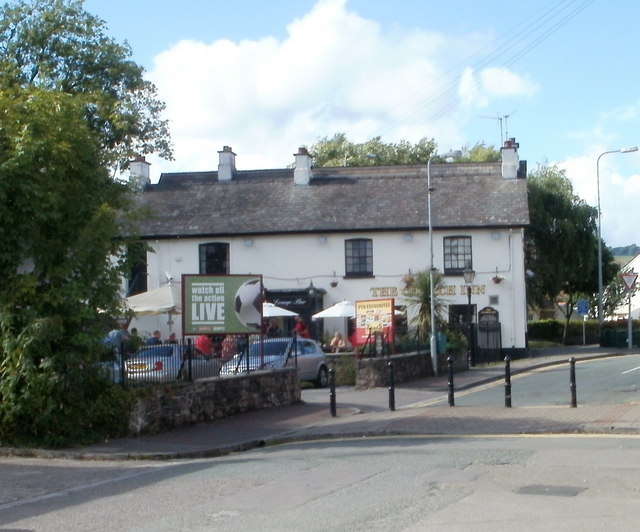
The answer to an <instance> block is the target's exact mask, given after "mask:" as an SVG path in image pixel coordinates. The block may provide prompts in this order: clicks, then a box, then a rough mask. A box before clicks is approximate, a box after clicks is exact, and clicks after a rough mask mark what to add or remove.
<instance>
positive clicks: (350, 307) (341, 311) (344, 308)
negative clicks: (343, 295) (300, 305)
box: [311, 299, 356, 320]
mask: <svg viewBox="0 0 640 532" xmlns="http://www.w3.org/2000/svg"><path fill="white" fill-rule="evenodd" d="M355 315H356V305H355V303H354V302H353V301H347V300H346V299H345V300H343V301H340V302H339V303H336V304H335V305H332V306H330V307H327V308H326V309H324V310H321V311H320V312H317V313H316V314H314V315H313V316H311V319H312V320H317V319H319V318H353V317H354V316H355Z"/></svg>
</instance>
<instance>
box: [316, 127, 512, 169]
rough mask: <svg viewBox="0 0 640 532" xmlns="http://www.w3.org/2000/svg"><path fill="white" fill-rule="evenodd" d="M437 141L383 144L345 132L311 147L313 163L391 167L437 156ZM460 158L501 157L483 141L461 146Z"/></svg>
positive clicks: (485, 160) (490, 159) (498, 152)
mask: <svg viewBox="0 0 640 532" xmlns="http://www.w3.org/2000/svg"><path fill="white" fill-rule="evenodd" d="M436 150H437V144H436V142H435V140H433V139H427V138H422V139H420V140H419V141H418V142H417V143H416V144H411V143H410V142H408V141H406V140H401V141H400V142H398V143H384V142H382V140H381V138H380V137H374V138H372V139H370V140H368V141H366V142H363V143H361V144H356V143H353V142H351V141H349V140H348V139H347V137H346V135H345V134H344V133H336V134H335V135H334V136H333V137H331V138H328V137H325V138H323V139H320V140H319V141H318V142H317V143H316V144H314V145H313V146H312V147H311V148H310V150H309V151H310V153H311V155H312V156H313V158H314V165H315V166H317V167H324V166H390V165H400V164H426V162H427V161H428V160H429V158H430V157H433V158H434V161H436V162H437V161H439V158H438V157H437V156H436ZM461 153H462V157H461V158H460V159H458V161H457V162H479V163H485V162H496V161H499V160H500V151H499V150H496V149H495V148H492V147H491V146H487V145H486V144H485V143H483V142H479V143H477V144H475V145H474V146H473V147H472V148H463V149H462V150H461Z"/></svg>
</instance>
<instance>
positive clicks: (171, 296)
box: [124, 283, 182, 316]
mask: <svg viewBox="0 0 640 532" xmlns="http://www.w3.org/2000/svg"><path fill="white" fill-rule="evenodd" d="M124 302H125V304H126V306H127V307H128V308H130V309H131V310H132V311H133V313H134V314H135V315H136V316H153V315H157V314H180V313H181V312H182V304H181V303H182V296H181V293H180V286H179V285H177V284H171V283H169V284H166V285H164V286H161V287H160V288H156V289H154V290H149V291H148V292H142V293H141V294H136V295H135V296H129V297H127V298H126V299H125V300H124Z"/></svg>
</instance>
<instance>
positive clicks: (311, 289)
mask: <svg viewBox="0 0 640 532" xmlns="http://www.w3.org/2000/svg"><path fill="white" fill-rule="evenodd" d="M307 294H309V299H314V298H315V297H316V287H315V286H313V281H311V282H310V283H309V288H307Z"/></svg>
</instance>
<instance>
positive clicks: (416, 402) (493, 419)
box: [0, 346, 640, 460]
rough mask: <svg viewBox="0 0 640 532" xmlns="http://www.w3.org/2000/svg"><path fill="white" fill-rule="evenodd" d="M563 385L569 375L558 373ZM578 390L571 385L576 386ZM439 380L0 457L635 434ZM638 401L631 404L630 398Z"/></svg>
mask: <svg viewBox="0 0 640 532" xmlns="http://www.w3.org/2000/svg"><path fill="white" fill-rule="evenodd" d="M638 354H640V350H639V349H632V350H629V349H615V348H600V347H598V346H572V347H562V348H549V349H535V350H531V351H530V353H529V356H527V357H526V358H522V359H518V360H514V361H511V363H510V369H511V376H512V377H514V376H516V375H519V374H522V373H526V372H531V371H536V370H540V369H542V368H545V367H549V366H553V365H561V364H564V365H566V367H567V368H569V367H570V364H569V359H570V358H571V357H573V358H575V359H576V363H577V364H579V362H580V361H583V360H588V359H593V358H601V357H610V356H625V355H638ZM567 374H568V375H569V371H568V370H567ZM504 379H505V364H504V363H496V364H488V365H479V366H475V367H472V368H469V369H468V370H466V371H462V372H459V373H456V374H455V375H454V391H455V394H459V393H461V392H464V391H465V390H469V389H472V388H476V387H478V386H483V385H489V384H491V383H494V384H495V385H499V384H504ZM578 387H579V383H578ZM448 392H449V387H448V375H446V374H445V375H438V376H436V377H430V378H424V379H419V380H415V381H410V382H406V383H400V384H397V385H396V387H395V392H394V394H393V398H394V400H395V405H394V406H395V409H394V410H392V409H390V393H389V390H388V388H374V389H369V390H356V389H355V388H353V387H349V386H340V387H337V388H336V393H335V404H336V411H335V413H336V415H335V416H332V415H331V409H330V390H329V389H328V388H327V389H322V390H317V389H309V390H306V389H305V390H303V392H302V401H301V402H300V403H297V404H294V405H290V406H282V407H276V408H270V409H266V410H259V411H252V412H247V413H244V414H238V415H234V416H231V417H228V418H224V419H220V420H215V421H211V422H208V423H202V424H199V425H196V426H192V427H188V428H182V429H178V430H172V431H169V432H163V433H161V434H155V435H148V436H141V437H135V438H122V439H114V440H109V441H105V442H102V443H98V444H94V445H89V446H86V447H82V448H74V449H61V450H42V449H6V448H5V449H0V455H13V456H35V457H42V458H74V459H92V460H124V459H178V458H202V457H211V456H220V455H224V454H229V453H233V452H240V451H245V450H248V449H252V448H256V447H262V446H266V445H275V444H283V443H289V442H300V441H307V440H321V439H336V438H354V437H355V438H364V437H376V436H393V435H429V436H434V437H436V436H463V435H480V434H485V435H487V434H488V435H494V434H495V435H497V434H500V435H504V434H543V433H544V434H548V433H557V434H569V433H577V434H579V433H600V434H606V433H614V434H640V401H631V400H630V401H628V402H624V403H618V404H594V405H589V404H581V403H580V402H579V401H578V404H577V407H575V408H572V407H571V406H570V393H569V386H567V397H566V403H564V404H555V405H550V406H536V407H517V406H514V407H511V408H506V407H505V406H504V401H503V402H502V403H501V404H496V405H495V406H490V407H485V406H462V407H461V406H449V404H448ZM635 399H637V397H636V398H635Z"/></svg>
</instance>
